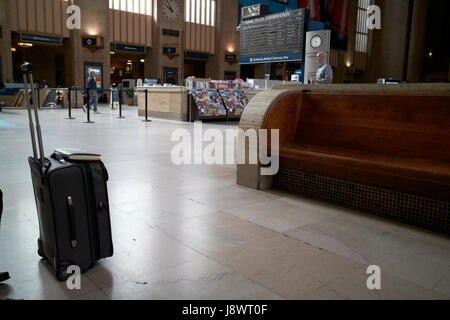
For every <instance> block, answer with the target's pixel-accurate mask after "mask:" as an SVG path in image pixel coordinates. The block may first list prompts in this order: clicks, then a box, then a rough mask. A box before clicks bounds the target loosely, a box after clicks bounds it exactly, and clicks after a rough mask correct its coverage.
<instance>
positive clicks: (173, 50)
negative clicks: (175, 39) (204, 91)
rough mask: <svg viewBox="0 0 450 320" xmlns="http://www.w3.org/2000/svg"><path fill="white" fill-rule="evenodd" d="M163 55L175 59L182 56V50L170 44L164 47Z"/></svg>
mask: <svg viewBox="0 0 450 320" xmlns="http://www.w3.org/2000/svg"><path fill="white" fill-rule="evenodd" d="M163 55H165V56H167V57H169V58H170V59H173V58H174V57H176V56H179V55H180V50H179V49H178V46H176V45H169V44H168V45H165V46H163Z"/></svg>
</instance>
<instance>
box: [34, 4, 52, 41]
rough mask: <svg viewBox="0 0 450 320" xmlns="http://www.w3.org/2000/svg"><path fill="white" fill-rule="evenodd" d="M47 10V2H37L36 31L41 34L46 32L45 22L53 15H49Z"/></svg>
mask: <svg viewBox="0 0 450 320" xmlns="http://www.w3.org/2000/svg"><path fill="white" fill-rule="evenodd" d="M45 9H46V8H45V0H38V1H36V18H37V19H36V29H37V31H38V32H40V33H44V32H45V23H46V21H45V20H46V19H47V16H50V15H51V12H50V14H48V12H46V10H45Z"/></svg>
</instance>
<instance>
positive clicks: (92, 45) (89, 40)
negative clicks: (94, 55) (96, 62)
mask: <svg viewBox="0 0 450 320" xmlns="http://www.w3.org/2000/svg"><path fill="white" fill-rule="evenodd" d="M81 39H82V40H81V41H82V44H83V47H85V48H88V49H89V50H91V51H92V52H95V51H97V50H98V49H100V48H101V47H103V41H102V39H101V38H100V37H92V36H84V37H82V38H81Z"/></svg>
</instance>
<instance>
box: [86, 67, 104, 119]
mask: <svg viewBox="0 0 450 320" xmlns="http://www.w3.org/2000/svg"><path fill="white" fill-rule="evenodd" d="M86 89H87V91H88V93H89V104H90V106H93V107H94V113H96V114H98V113H100V112H99V111H98V109H97V104H98V95H97V81H96V79H95V72H94V71H91V73H90V74H89V78H87V81H86ZM83 110H85V107H83ZM85 111H86V110H85Z"/></svg>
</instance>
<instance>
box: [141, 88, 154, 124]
mask: <svg viewBox="0 0 450 320" xmlns="http://www.w3.org/2000/svg"><path fill="white" fill-rule="evenodd" d="M142 122H152V120H149V119H148V89H145V120H142Z"/></svg>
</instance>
